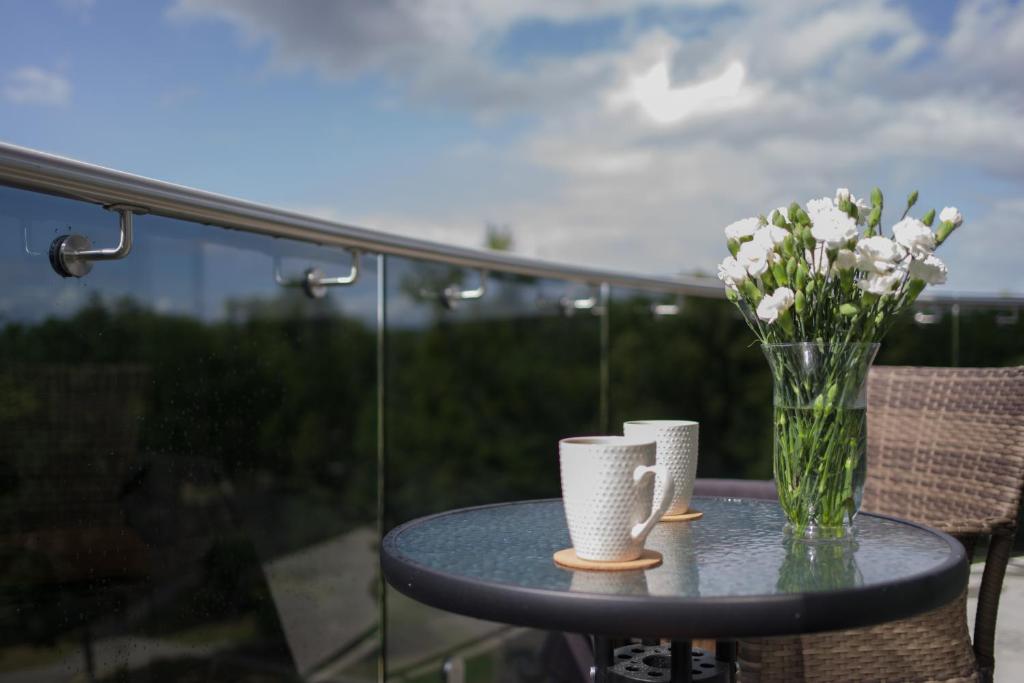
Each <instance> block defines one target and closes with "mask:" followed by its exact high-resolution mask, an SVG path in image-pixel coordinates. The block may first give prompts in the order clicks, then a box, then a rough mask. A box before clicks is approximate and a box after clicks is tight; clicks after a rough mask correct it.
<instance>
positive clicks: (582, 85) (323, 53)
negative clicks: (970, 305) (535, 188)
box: [171, 0, 1024, 289]
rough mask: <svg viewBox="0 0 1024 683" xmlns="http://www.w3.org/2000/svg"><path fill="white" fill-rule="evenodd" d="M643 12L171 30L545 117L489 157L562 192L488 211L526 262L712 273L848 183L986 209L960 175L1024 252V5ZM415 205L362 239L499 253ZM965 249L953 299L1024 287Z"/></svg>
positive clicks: (485, 11)
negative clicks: (559, 52) (596, 39)
mask: <svg viewBox="0 0 1024 683" xmlns="http://www.w3.org/2000/svg"><path fill="white" fill-rule="evenodd" d="M646 4H651V3H643V2H627V1H626V0H622V1H620V2H616V1H614V0H602V1H600V2H586V1H585V0H574V1H573V2H557V3H552V2H544V1H542V0H529V1H524V2H519V3H505V2H487V1H484V0H419V1H417V2H413V1H411V0H387V1H382V2H375V3H364V2H331V1H329V0H317V1H315V2H312V1H311V2H307V3H304V4H302V5H301V8H302V9H301V10H300V9H297V6H296V5H294V4H292V3H288V2H285V0H249V1H243V0H178V1H177V4H176V5H175V6H174V7H173V9H172V10H171V16H172V17H174V18H176V19H179V20H183V19H193V20H194V19H196V18H216V19H219V20H222V21H226V22H229V23H230V24H232V25H234V26H236V27H238V29H239V30H240V31H241V33H242V34H243V35H244V36H245V37H246V39H247V40H249V41H252V42H254V43H258V44H266V45H269V46H270V49H271V55H272V57H271V59H272V62H273V64H274V65H276V66H278V67H280V68H284V69H290V70H295V69H311V70H314V71H316V72H318V73H320V74H321V75H323V76H324V77H327V78H350V77H354V76H358V75H363V74H368V73H374V74H383V75H385V76H387V77H389V78H390V79H391V80H392V82H393V83H394V84H397V86H398V87H397V89H396V90H397V92H398V93H399V94H400V95H399V96H400V97H401V98H404V100H403V105H404V106H410V107H414V106H418V105H420V104H422V103H423V102H429V103H432V104H437V103H440V104H442V105H445V106H447V107H450V108H456V109H461V110H465V111H468V112H470V113H472V114H474V115H476V116H479V117H499V118H500V117H501V116H502V115H504V114H507V113H509V112H525V113H527V114H530V115H532V116H533V118H534V120H535V121H536V122H537V123H536V124H535V125H533V126H532V127H530V128H528V129H527V130H526V131H525V132H524V133H523V134H522V135H521V136H520V137H519V138H518V139H516V140H515V141H514V142H513V143H511V144H509V145H508V146H507V147H505V148H504V149H498V150H493V149H492V150H491V151H490V152H489V153H492V154H501V153H503V154H505V155H507V156H509V157H513V158H515V159H516V161H517V162H518V166H517V168H519V169H524V168H525V169H527V170H525V171H523V170H520V171H519V172H529V171H528V169H530V168H534V169H538V170H539V171H541V172H543V173H550V174H553V175H554V176H555V177H556V178H557V179H558V182H556V183H551V184H550V187H549V188H548V191H547V192H546V193H545V195H544V196H525V195H517V194H514V193H509V194H507V195H504V196H502V197H498V198H496V199H495V200H494V201H493V202H492V203H491V204H490V205H489V211H490V216H492V217H493V216H497V217H498V218H499V219H500V220H501V221H502V222H508V223H510V224H511V225H512V226H513V228H514V230H515V237H516V244H517V248H519V249H520V250H521V251H523V252H525V253H528V254H534V255H539V256H543V257H545V258H553V259H558V260H565V261H571V262H579V263H587V264H591V265H602V266H609V267H614V268H628V269H634V270H638V271H642V272H650V273H664V272H674V271H678V270H681V269H685V270H693V269H703V270H705V271H709V270H711V268H712V266H713V264H714V263H716V262H717V260H718V259H719V257H720V256H721V252H722V250H723V248H724V246H723V245H722V244H721V226H723V225H725V224H727V223H729V222H731V221H732V220H735V219H736V218H739V217H742V216H747V215H751V214H753V213H758V212H765V211H767V210H769V209H771V208H773V207H775V206H778V205H779V204H781V203H788V202H789V201H792V200H794V199H806V198H809V197H813V196H820V195H822V194H831V193H832V192H833V191H834V189H835V187H837V186H848V187H851V188H852V189H853V190H854V192H855V193H857V194H861V195H863V194H866V193H867V191H868V190H869V189H870V187H871V186H873V185H875V184H878V185H881V186H882V187H883V188H884V189H886V190H887V191H888V192H889V193H890V194H892V193H895V194H897V195H898V194H900V193H904V192H906V191H908V190H909V189H912V188H913V187H915V186H919V187H920V188H921V189H922V194H926V193H927V190H928V188H929V187H946V188H953V191H954V192H963V193H964V194H965V195H969V196H970V197H971V198H972V199H975V200H977V197H978V196H979V192H977V191H976V187H975V188H972V189H967V188H963V187H961V186H959V185H958V184H957V181H956V180H954V178H959V177H963V176H968V177H971V178H972V179H973V180H972V182H974V183H975V185H976V186H979V185H991V186H992V187H993V188H997V189H994V190H993V192H995V193H996V194H995V196H992V197H990V198H989V201H988V202H987V203H985V202H979V203H978V205H977V207H976V208H977V209H978V210H977V211H976V212H975V213H976V214H977V215H976V216H975V217H974V218H973V220H975V221H976V222H977V225H978V226H981V227H979V228H978V229H979V230H984V234H985V235H986V236H987V237H986V239H989V238H991V240H993V241H992V242H991V243H992V244H995V243H999V242H1000V241H1001V242H1002V243H1004V244H1010V243H1015V242H1013V241H1012V239H1011V235H1013V234H1015V233H1014V232H1013V231H1015V230H1017V227H1016V226H1017V225H1019V224H1020V219H1021V216H1020V206H1019V205H1018V204H1014V203H1013V201H1015V200H1013V197H1015V196H1016V197H1019V196H1021V195H1024V166H1022V165H1021V163H1020V159H1022V158H1024V79H1021V78H1020V76H1019V71H1020V65H1021V64H1022V63H1024V5H1022V4H1020V3H1013V2H1009V1H1002V2H1001V1H998V0H975V1H973V2H963V3H960V4H959V5H958V6H957V8H956V9H955V14H954V16H953V20H952V28H951V30H950V32H949V35H947V36H942V35H935V34H934V33H930V32H929V30H928V29H926V28H925V27H923V26H922V25H920V24H918V23H917V22H916V21H915V19H914V17H913V15H912V14H911V13H910V12H909V10H908V9H906V7H905V6H903V5H900V4H897V3H893V2H888V1H886V0H863V1H862V2H858V3H856V4H851V3H846V2H839V1H838V0H831V1H829V2H821V3H815V4H808V3H806V2H803V1H801V0H776V1H774V2H771V3H767V2H766V3H757V4H756V5H755V4H744V5H739V6H737V7H733V8H732V11H729V12H722V13H712V14H709V15H707V18H706V19H703V18H702V19H701V22H702V23H701V25H700V26H697V27H695V26H693V25H691V23H692V22H691V19H690V18H689V15H684V16H683V18H682V19H680V20H679V21H678V22H676V23H674V24H673V23H672V22H671V21H667V22H666V23H665V25H663V26H662V27H658V28H650V27H647V28H645V27H644V26H643V25H642V24H638V23H636V22H633V21H631V20H630V18H631V17H634V11H635V10H636V8H637V7H639V6H641V5H646ZM659 4H660V3H659ZM664 4H669V3H664ZM715 4H717V3H715V2H690V3H683V5H685V6H688V7H690V8H693V7H697V6H704V7H706V6H711V5H715ZM673 6H674V7H679V6H680V3H675V4H674V5H673ZM610 16H619V17H624V18H625V20H624V21H623V25H622V30H621V33H620V34H619V36H618V38H617V40H614V41H612V42H611V43H609V44H608V45H606V46H605V47H604V48H603V49H599V50H591V51H589V52H587V53H585V54H580V55H575V56H568V57H566V56H562V57H555V56H551V55H547V56H543V57H535V58H531V57H530V56H529V55H527V57H526V59H525V60H524V64H525V65H515V66H510V65H508V64H505V63H502V62H501V60H500V59H499V58H498V57H497V55H496V52H495V49H494V47H495V45H498V44H500V40H501V38H502V36H503V35H505V34H506V33H507V32H508V31H509V29H510V28H512V27H514V26H517V25H518V24H520V23H521V22H523V21H525V20H528V19H543V20H547V21H552V22H564V23H571V22H574V21H580V20H582V19H588V18H594V17H610ZM701 16H702V17H704V16H705V15H701ZM688 22H691V23H688ZM680 27H682V30H680ZM442 161H444V162H445V163H448V161H450V160H442ZM445 182H446V180H445V179H444V178H443V177H438V178H423V179H422V180H421V181H420V184H421V185H422V188H423V190H422V191H423V192H424V193H432V194H434V195H444V194H449V195H451V196H455V197H459V196H462V195H461V194H460V193H461V192H462V190H463V188H461V187H454V186H451V187H449V186H444V185H443V183H445ZM481 182H487V181H486V180H481ZM939 200H941V201H944V202H946V203H949V204H958V205H959V204H963V203H964V202H965V201H966V200H963V199H961V198H960V197H957V196H949V197H941V198H939ZM400 201H401V200H399V199H396V205H395V206H391V207H388V213H387V214H386V215H384V214H375V215H373V216H365V217H363V218H365V219H367V220H368V222H364V224H367V225H371V226H375V227H378V226H379V227H382V228H386V229H393V230H395V231H397V232H403V233H407V234H414V235H416V236H419V237H428V238H435V239H442V240H446V241H454V242H456V243H459V244H467V245H471V246H477V245H479V244H480V239H481V234H482V227H481V226H482V225H483V223H484V220H485V219H486V218H487V217H486V216H483V215H480V214H479V213H474V212H473V209H472V208H463V209H459V210H454V211H453V210H441V209H438V210H437V211H435V212H433V213H430V212H424V210H423V209H422V206H418V205H415V204H411V203H410V205H409V208H408V209H403V207H402V206H401V204H400ZM1007 202H1009V203H1007ZM413 207H415V208H413ZM940 208H941V207H940ZM1015 212H1016V213H1015ZM374 221H377V222H374ZM965 236H966V233H965V234H962V235H958V237H965ZM961 253H966V252H961V248H960V247H955V248H953V249H951V254H950V255H949V257H948V258H947V261H948V262H949V265H950V268H951V278H950V282H951V287H952V286H955V287H957V288H977V285H978V284H984V287H985V288H992V287H994V286H995V284H996V282H995V281H996V280H998V279H999V278H1002V280H1001V281H1004V282H1012V283H1014V287H1017V288H1018V289H1024V283H1022V282H1021V281H1020V279H1019V277H1018V276H1017V275H1016V274H1014V273H1015V271H1012V272H1011V269H1012V265H1011V264H1009V263H1007V264H1006V269H1007V270H1006V271H1004V272H1002V274H1000V271H994V270H992V269H991V268H986V267H985V266H983V265H982V264H981V260H980V258H974V259H973V260H970V259H969V265H968V268H967V269H961V267H960V266H959V264H957V262H956V257H957V256H959V255H961ZM964 258H967V257H966V256H965V257H964ZM965 270H967V272H965Z"/></svg>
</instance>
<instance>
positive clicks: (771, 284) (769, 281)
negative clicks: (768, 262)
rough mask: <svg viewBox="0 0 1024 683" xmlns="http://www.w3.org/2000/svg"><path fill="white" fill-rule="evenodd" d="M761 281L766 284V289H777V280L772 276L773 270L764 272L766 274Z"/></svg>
mask: <svg viewBox="0 0 1024 683" xmlns="http://www.w3.org/2000/svg"><path fill="white" fill-rule="evenodd" d="M761 281H762V282H764V286H765V288H766V289H775V287H776V282H775V278H774V277H773V276H772V269H771V268H769V269H768V270H766V271H764V274H762V275H761Z"/></svg>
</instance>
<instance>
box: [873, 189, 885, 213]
mask: <svg viewBox="0 0 1024 683" xmlns="http://www.w3.org/2000/svg"><path fill="white" fill-rule="evenodd" d="M871 206H877V207H878V208H879V209H881V208H882V191H881V190H880V189H878V188H877V187H876V188H874V189H872V190H871Z"/></svg>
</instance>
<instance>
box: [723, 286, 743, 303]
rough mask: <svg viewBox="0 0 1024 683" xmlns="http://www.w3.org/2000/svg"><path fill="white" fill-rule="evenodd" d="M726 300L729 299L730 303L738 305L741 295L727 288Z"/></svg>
mask: <svg viewBox="0 0 1024 683" xmlns="http://www.w3.org/2000/svg"><path fill="white" fill-rule="evenodd" d="M725 298H726V299H728V300H729V301H731V302H733V303H736V302H737V301H739V299H740V295H739V292H737V291H736V290H735V289H733V288H732V287H726V288H725Z"/></svg>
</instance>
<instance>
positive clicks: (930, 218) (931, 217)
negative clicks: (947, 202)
mask: <svg viewBox="0 0 1024 683" xmlns="http://www.w3.org/2000/svg"><path fill="white" fill-rule="evenodd" d="M934 221H935V209H932V210H931V211H929V212H928V213H926V214H925V215H924V218H922V219H921V222H922V223H924V224H925V225H927V226H928V227H929V228H930V227H932V223H933V222H934Z"/></svg>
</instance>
